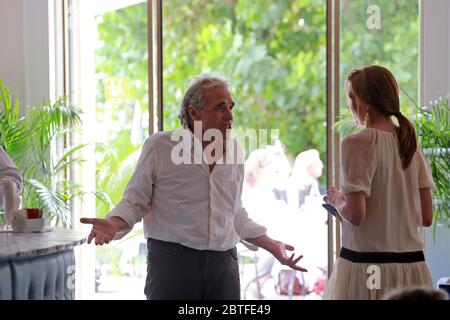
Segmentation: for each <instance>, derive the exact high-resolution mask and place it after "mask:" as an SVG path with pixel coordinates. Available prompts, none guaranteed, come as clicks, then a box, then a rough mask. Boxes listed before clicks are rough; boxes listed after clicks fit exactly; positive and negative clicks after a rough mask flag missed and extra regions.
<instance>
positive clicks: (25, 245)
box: [0, 228, 85, 299]
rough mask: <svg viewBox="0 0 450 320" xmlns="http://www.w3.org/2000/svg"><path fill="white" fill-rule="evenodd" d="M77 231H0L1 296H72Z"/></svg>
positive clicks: (80, 239) (79, 236)
mask: <svg viewBox="0 0 450 320" xmlns="http://www.w3.org/2000/svg"><path fill="white" fill-rule="evenodd" d="M84 242H85V237H84V236H83V235H82V234H81V232H79V231H75V230H69V229H64V228H52V229H51V230H50V231H48V232H40V233H13V232H1V233H0V299H74V293H75V256H74V253H73V248H74V247H75V246H77V245H81V244H83V243H84Z"/></svg>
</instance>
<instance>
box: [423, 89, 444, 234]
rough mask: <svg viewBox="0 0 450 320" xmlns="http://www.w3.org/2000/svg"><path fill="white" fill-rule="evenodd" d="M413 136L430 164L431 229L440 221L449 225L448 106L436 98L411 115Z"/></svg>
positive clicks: (434, 229)
mask: <svg viewBox="0 0 450 320" xmlns="http://www.w3.org/2000/svg"><path fill="white" fill-rule="evenodd" d="M414 122H415V125H416V129H417V135H418V136H419V140H420V143H421V144H422V148H423V150H424V153H425V155H426V157H427V159H428V161H429V163H430V167H431V171H432V174H433V179H434V182H435V184H436V188H435V189H434V190H433V195H434V197H435V201H434V204H435V208H434V219H433V220H434V224H433V231H434V234H435V233H436V226H437V225H439V224H442V225H444V226H446V227H449V228H450V106H449V100H448V97H447V99H442V98H439V100H436V101H434V102H433V103H432V104H431V105H430V106H428V107H422V108H420V109H419V110H418V112H417V113H416V116H415V121H414Z"/></svg>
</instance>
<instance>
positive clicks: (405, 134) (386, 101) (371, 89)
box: [347, 65, 417, 169]
mask: <svg viewBox="0 0 450 320" xmlns="http://www.w3.org/2000/svg"><path fill="white" fill-rule="evenodd" d="M347 81H348V82H349V84H350V86H349V87H350V92H349V97H350V99H351V100H352V102H353V104H354V103H355V99H356V98H358V99H360V100H362V101H364V102H365V103H367V104H368V105H369V106H371V107H372V108H374V109H375V111H376V112H377V113H379V114H382V115H384V116H395V117H396V118H397V120H398V124H399V128H398V129H397V133H398V134H397V136H398V146H399V155H400V159H401V161H402V167H403V169H406V168H408V167H409V165H410V164H411V160H412V158H413V156H414V153H415V152H416V150H417V137H416V130H415V129H414V126H413V125H412V123H411V122H410V121H409V120H408V119H407V118H406V117H405V116H404V115H403V114H402V113H401V112H400V99H399V88H398V84H397V81H396V80H395V78H394V76H393V75H392V73H391V72H390V71H389V70H388V69H386V68H384V67H381V66H375V65H372V66H365V67H362V68H356V69H353V70H352V71H351V72H350V74H349V75H348V77H347Z"/></svg>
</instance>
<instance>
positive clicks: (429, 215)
mask: <svg viewBox="0 0 450 320" xmlns="http://www.w3.org/2000/svg"><path fill="white" fill-rule="evenodd" d="M419 191H420V206H421V209H422V225H423V226H424V227H429V226H431V225H432V224H433V197H432V195H431V189H430V188H421V189H419Z"/></svg>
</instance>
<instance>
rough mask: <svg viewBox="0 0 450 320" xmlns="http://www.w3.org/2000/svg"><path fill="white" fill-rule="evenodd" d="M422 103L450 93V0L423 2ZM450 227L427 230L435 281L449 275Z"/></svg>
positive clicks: (430, 264) (426, 251)
mask: <svg viewBox="0 0 450 320" xmlns="http://www.w3.org/2000/svg"><path fill="white" fill-rule="evenodd" d="M421 12H422V21H421V23H422V26H421V29H422V32H421V33H422V35H421V43H422V44H423V45H422V49H421V53H422V59H421V87H422V88H421V105H428V104H429V102H430V101H433V100H436V99H438V98H439V97H446V96H447V95H448V93H449V92H450V59H449V57H450V19H449V17H450V1H448V0H423V1H422V11H421ZM449 246H450V229H449V228H446V227H443V226H440V227H438V228H437V230H436V241H434V239H433V228H428V230H427V232H426V250H425V255H426V259H427V262H428V265H429V268H430V272H431V276H432V277H433V281H434V282H435V283H436V281H437V280H438V279H439V278H441V277H450V250H449Z"/></svg>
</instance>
